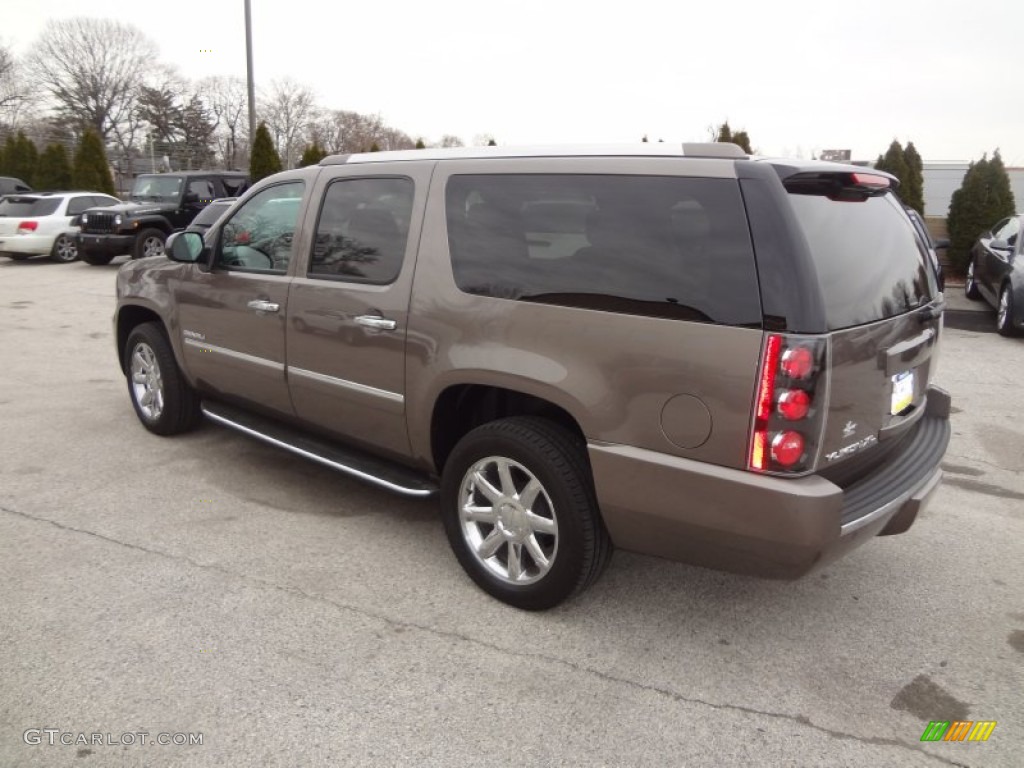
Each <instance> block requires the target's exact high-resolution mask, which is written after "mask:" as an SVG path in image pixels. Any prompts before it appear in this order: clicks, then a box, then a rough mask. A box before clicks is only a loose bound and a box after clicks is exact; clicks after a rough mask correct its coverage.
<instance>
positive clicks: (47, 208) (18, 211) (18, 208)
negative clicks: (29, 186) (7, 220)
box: [0, 195, 61, 217]
mask: <svg viewBox="0 0 1024 768" xmlns="http://www.w3.org/2000/svg"><path fill="white" fill-rule="evenodd" d="M60 201H61V198H59V197H22V196H14V195H10V196H8V197H5V198H4V199H3V200H0V216H25V217H28V216H50V215H51V214H53V213H56V212H57V209H58V208H60Z"/></svg>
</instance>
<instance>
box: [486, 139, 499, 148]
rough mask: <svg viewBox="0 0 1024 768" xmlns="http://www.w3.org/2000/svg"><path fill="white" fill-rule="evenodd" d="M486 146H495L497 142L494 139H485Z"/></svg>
mask: <svg viewBox="0 0 1024 768" xmlns="http://www.w3.org/2000/svg"><path fill="white" fill-rule="evenodd" d="M487 146H488V147H496V146H498V142H496V141H495V140H494V139H489V140H488V141H487Z"/></svg>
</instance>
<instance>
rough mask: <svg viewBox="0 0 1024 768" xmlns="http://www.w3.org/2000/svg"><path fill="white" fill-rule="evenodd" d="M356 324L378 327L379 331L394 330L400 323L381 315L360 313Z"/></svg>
mask: <svg viewBox="0 0 1024 768" xmlns="http://www.w3.org/2000/svg"><path fill="white" fill-rule="evenodd" d="M356 325H365V326H366V327H367V328H376V329H377V330H378V331H393V330H395V328H397V327H398V323H396V322H395V321H394V320H389V319H388V318H386V317H381V316H380V315H359V316H358V317H356Z"/></svg>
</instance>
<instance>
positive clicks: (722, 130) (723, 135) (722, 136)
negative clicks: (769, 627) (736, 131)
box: [715, 120, 732, 142]
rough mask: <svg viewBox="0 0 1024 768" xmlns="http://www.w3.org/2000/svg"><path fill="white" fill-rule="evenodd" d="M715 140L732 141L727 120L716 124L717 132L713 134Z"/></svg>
mask: <svg viewBox="0 0 1024 768" xmlns="http://www.w3.org/2000/svg"><path fill="white" fill-rule="evenodd" d="M715 141H727V142H731V141H732V129H731V128H729V121H728V120H726V121H725V122H724V123H722V124H721V125H720V126H718V133H717V135H716V136H715Z"/></svg>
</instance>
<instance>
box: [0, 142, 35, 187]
mask: <svg viewBox="0 0 1024 768" xmlns="http://www.w3.org/2000/svg"><path fill="white" fill-rule="evenodd" d="M38 163H39V152H38V151H37V150H36V145H35V144H33V143H32V140H31V139H29V138H28V137H27V136H25V134H24V133H23V132H22V131H18V135H17V136H16V137H15V138H14V140H13V141H11V140H10V138H8V141H7V144H6V145H5V147H4V165H5V166H6V169H7V173H6V174H5V175H9V176H14V177H15V178H17V179H21V180H22V181H24V182H25V183H26V184H28V185H29V186H30V187H33V186H35V185H36V180H35V177H36V165H37V164H38Z"/></svg>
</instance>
